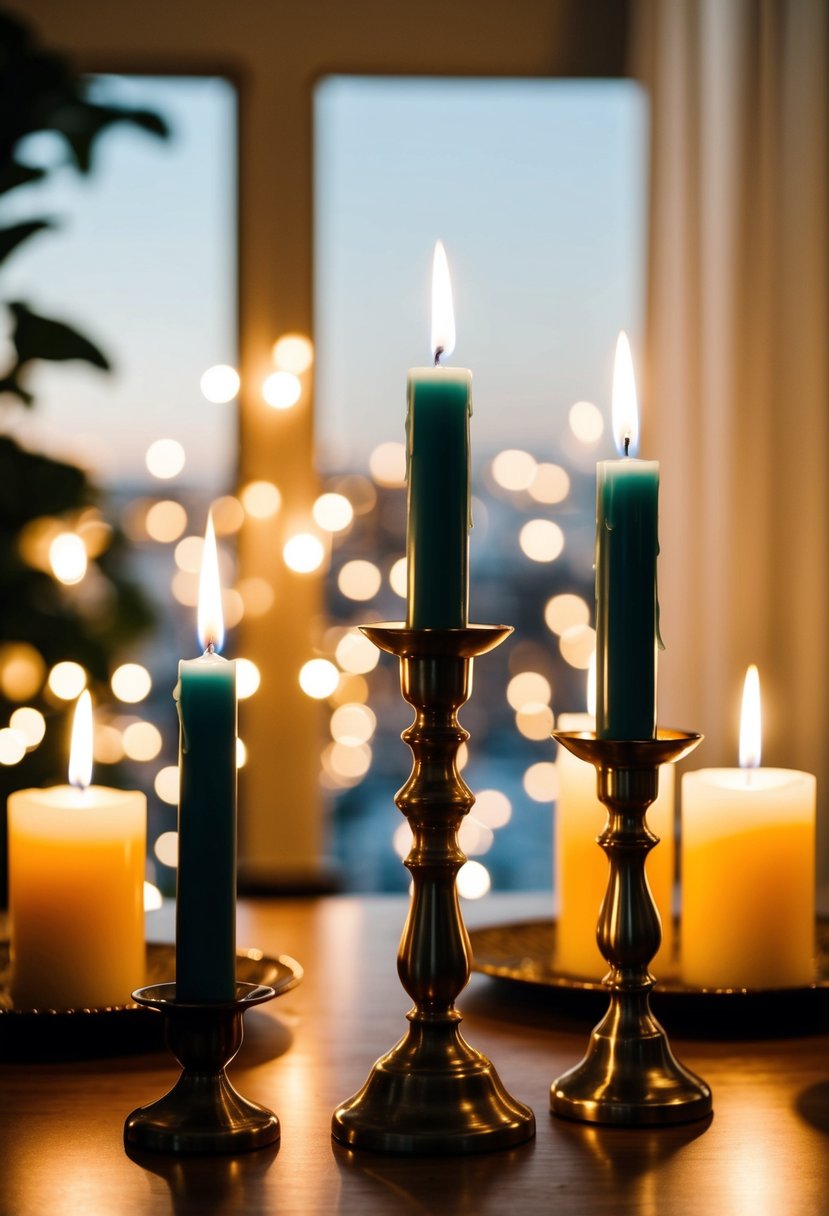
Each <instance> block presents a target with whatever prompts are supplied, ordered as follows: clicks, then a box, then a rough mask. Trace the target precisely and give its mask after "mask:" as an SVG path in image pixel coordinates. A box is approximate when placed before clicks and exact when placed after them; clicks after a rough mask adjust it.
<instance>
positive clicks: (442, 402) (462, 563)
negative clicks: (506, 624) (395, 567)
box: [406, 241, 472, 629]
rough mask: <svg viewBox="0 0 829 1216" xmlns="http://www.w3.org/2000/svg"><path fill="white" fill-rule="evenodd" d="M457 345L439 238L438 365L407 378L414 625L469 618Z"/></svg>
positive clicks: (445, 624) (463, 389)
mask: <svg viewBox="0 0 829 1216" xmlns="http://www.w3.org/2000/svg"><path fill="white" fill-rule="evenodd" d="M454 346H455V324H454V317H453V315H452V294H451V285H450V283H449V272H448V267H447V265H446V255H445V253H444V251H443V245H442V244H441V243H440V241H438V243H437V246H436V247H435V259H434V267H433V278H432V348H433V350H434V352H435V366H434V367H416V368H413V369H412V370H411V371H410V372H409V377H408V385H407V398H408V414H407V419H406V451H407V467H408V500H407V536H406V552H407V572H408V592H407V600H408V606H407V624H408V625H409V626H410V628H414V629H458V628H462V627H464V626H466V624H467V609H468V600H469V526H470V499H469V416H470V414H471V412H472V374H471V372H469V371H467V370H466V369H465V368H448V367H441V366H440V359H441V357H442V356H444V355H449V354H451V353H452V350H453V349H454Z"/></svg>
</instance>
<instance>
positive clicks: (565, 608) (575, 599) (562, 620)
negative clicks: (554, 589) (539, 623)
mask: <svg viewBox="0 0 829 1216" xmlns="http://www.w3.org/2000/svg"><path fill="white" fill-rule="evenodd" d="M544 620H545V622H546V625H547V628H548V629H549V630H550V632H551V633H557V634H558V635H559V636H561V634H562V633H564V632H565V631H566V630H567V629H570V628H571V627H572V626H573V625H587V624H588V622H589V621H590V608H589V606H588V603H587V601H586V600H585V599H582V597H581V596H580V595H572V594H571V593H569V592H565V593H563V594H562V595H554V596H553V597H552V599H549V600H547V603H546V604H545V605H544Z"/></svg>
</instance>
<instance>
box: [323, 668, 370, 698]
mask: <svg viewBox="0 0 829 1216" xmlns="http://www.w3.org/2000/svg"><path fill="white" fill-rule="evenodd" d="M352 701H353V702H356V703H357V704H359V705H365V703H366V702H367V701H368V681H367V680H366V678H365V676H362V675H354V674H352V673H350V672H346V673H345V674H343V675H342V676H341V677H340V682H339V684H338V685H337V687H336V688H335V689H334V691H333V692H332V694H331V704H332V705H348V704H349V703H350V702H352Z"/></svg>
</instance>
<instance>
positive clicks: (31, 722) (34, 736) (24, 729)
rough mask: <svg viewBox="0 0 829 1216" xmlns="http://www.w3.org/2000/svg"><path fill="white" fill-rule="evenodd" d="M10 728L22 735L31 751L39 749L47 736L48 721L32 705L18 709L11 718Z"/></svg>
mask: <svg viewBox="0 0 829 1216" xmlns="http://www.w3.org/2000/svg"><path fill="white" fill-rule="evenodd" d="M9 726H11V728H12V729H13V730H15V731H17V733H18V734H19V735H22V737H23V739H24V740H25V743H26V747H27V748H29V749H31V748H33V747H37V745H38V743H40V742H42V740H43V736H44V735H45V734H46V719H45V718H44V716H43V714H42V713H41V712H40V710H39V709H33V708H32V706H30V705H22V706H21V707H20V709H16V710H15V711H14V713H13V714H12V716H11V717H10V718H9Z"/></svg>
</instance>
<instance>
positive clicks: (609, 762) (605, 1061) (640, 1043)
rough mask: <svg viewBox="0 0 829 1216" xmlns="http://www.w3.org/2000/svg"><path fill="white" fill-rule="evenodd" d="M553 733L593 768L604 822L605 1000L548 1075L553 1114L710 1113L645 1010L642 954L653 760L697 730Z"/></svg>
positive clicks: (648, 908)
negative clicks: (564, 1062)
mask: <svg viewBox="0 0 829 1216" xmlns="http://www.w3.org/2000/svg"><path fill="white" fill-rule="evenodd" d="M554 738H555V739H556V740H557V741H558V742H559V743H560V744H561V745H562V746H563V747H566V748H567V749H568V751H571V752H572V753H573V754H574V755H575V756H578V757H580V759H582V760H587V761H589V762H590V763H591V764H594V765H595V767H596V773H597V779H598V794H599V799H600V801H601V802H602V803H603V804H604V805H605V806H606V807H607V824H606V826H605V828H604V831H603V832H602V834H601V836H600V837H599V840H598V843H599V844H600V845H601V847H602V848H603V849H604V851H605V853H606V854H607V859H608V861H609V862H610V871H609V877H608V886H607V892H606V894H605V897H604V902H603V903H602V907H601V911H600V913H599V924H598V929H597V940H598V944H599V949H600V950H601V952H602V955H603V957H604V958H605V959H607V962H608V963H609V964H610V971H609V972H608V974H607V975H606V976H605V978H604V983H605V984H606V985H607V988H608V990H609V992H610V1007H609V1008H608V1011H607V1013H606V1014H605V1016H604V1018H602V1020H601V1022H599V1024H598V1026H596V1028H595V1029H594V1031H593V1033H592V1035H591V1039H590V1044H589V1046H588V1049H587V1054H586V1055H585V1057H584V1059H583V1060H582V1062H581V1063H580V1064H578V1065H577V1066H576V1067H575V1068H572V1069H570V1071H569V1072H566V1073H565V1074H564V1075H563V1076H562V1077H559V1078H558V1080H556V1081H554V1082H553V1084H552V1088H551V1090H550V1108H551V1110H552V1112H553V1114H556V1115H563V1116H564V1117H565V1118H568V1119H580V1120H582V1121H584V1122H587V1123H615V1124H620V1125H624V1126H628V1127H635V1126H645V1125H654V1124H669V1123H690V1122H691V1121H692V1120H694V1119H704V1118H705V1117H706V1116H707V1115H709V1114H710V1113H711V1090H710V1089H709V1088H708V1086H707V1085H706V1083H705V1082H704V1081H703V1080H701V1078H700V1077H697V1076H695V1075H694V1073H692V1072H689V1071H688V1069H687V1068H683V1066H682V1065H681V1064H680V1063H679V1062H678V1061H677V1060H676V1059H675V1057H674V1055H673V1053H672V1051H671V1048H670V1045H669V1043H668V1036H667V1035H666V1033H665V1031H664V1030H663V1028H662V1026H660V1024H659V1022H657V1020H656V1018H655V1017H654V1016H653V1014H652V1013H651V1009H650V992H651V989H652V988H653V984H654V977H653V976H652V975H651V974H650V972H649V970H648V963H649V962H650V961H651V959H652V958H653V956H654V955H655V954H656V952H657V950H658V949H659V943H660V941H661V939H662V929H661V926H660V923H659V913H658V912H657V910H656V905H655V904H654V902H653V896H652V895H651V892H650V888H649V887H648V880H647V877H646V875H645V860H646V858H647V855H648V853H649V852H650V850H651V849H652V848H653V847H654V845H655V844H657V843H658V841H657V838H656V837H655V836H654V835H653V833H652V832H651V831H650V830H649V829H648V826H647V824H646V822H645V813H646V811H647V808H648V807H649V806H650V804H651V803H652V802H653V801H654V799H655V798H656V795H657V792H658V782H659V766H660V764H668V763H672V762H676V761H677V760H680V759H682V757H683V756H687V755H688V753H689V752H691V751H693V749H694V748H695V747H696V746H697V744H698V743H699V742H700V741H701V739H702V736H701V735H696V734H687V733H684V732H682V731H670V730H663V731H659V732H657V737H656V738H655V739H643V740H616V739H597V738H596V736H595V735H594V734H593V733H592V732H567V731H565V732H556V733H555V734H554Z"/></svg>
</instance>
